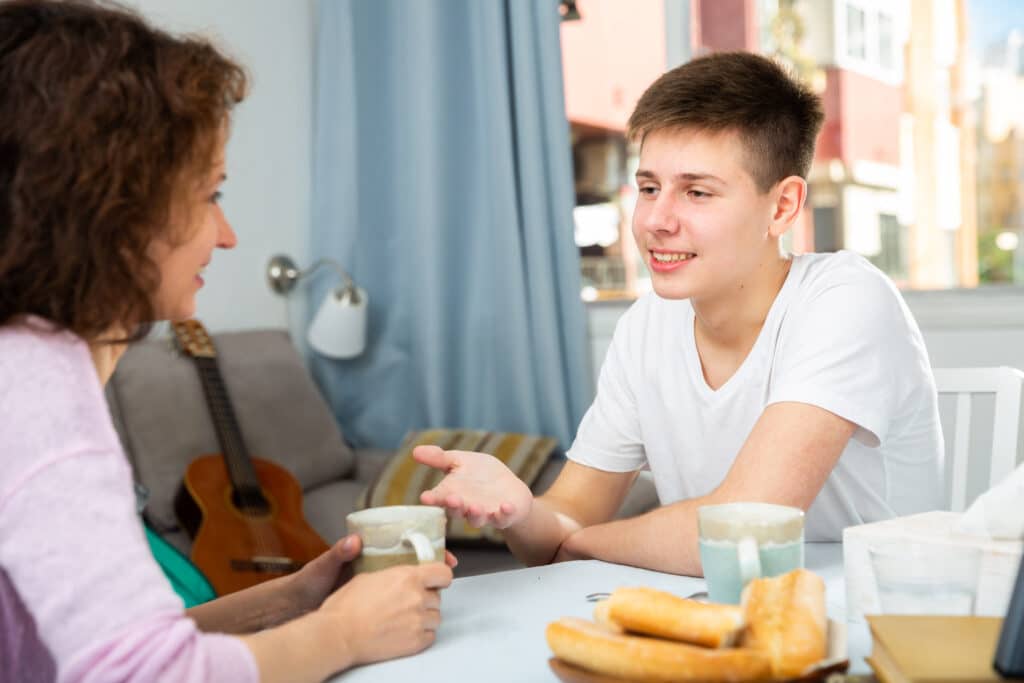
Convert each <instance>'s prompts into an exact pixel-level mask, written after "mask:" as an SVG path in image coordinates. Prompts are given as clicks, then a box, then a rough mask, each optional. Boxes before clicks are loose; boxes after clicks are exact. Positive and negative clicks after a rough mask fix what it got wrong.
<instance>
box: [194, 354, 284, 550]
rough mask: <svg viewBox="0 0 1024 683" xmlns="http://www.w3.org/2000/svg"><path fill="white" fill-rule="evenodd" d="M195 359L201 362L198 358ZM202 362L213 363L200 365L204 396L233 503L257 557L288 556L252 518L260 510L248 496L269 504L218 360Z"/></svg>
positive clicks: (275, 535)
mask: <svg viewBox="0 0 1024 683" xmlns="http://www.w3.org/2000/svg"><path fill="white" fill-rule="evenodd" d="M196 360H197V361H198V360H199V359H198V358H197V359H196ZM203 360H206V361H210V362H208V363H200V364H199V366H200V368H201V370H202V375H203V379H204V380H206V381H204V382H203V385H204V389H206V390H207V391H205V392H204V393H206V398H207V403H208V406H209V408H210V411H211V413H213V414H214V417H215V420H214V426H215V428H216V429H217V433H218V436H219V437H220V441H221V447H222V448H223V449H224V452H225V455H226V456H227V457H226V458H225V459H224V460H225V466H226V468H227V469H228V476H229V478H230V479H231V483H232V488H233V489H234V491H235V492H236V493H238V501H237V502H236V501H232V502H233V503H235V504H236V505H237V507H239V509H240V511H241V512H242V513H243V515H245V516H246V517H249V519H247V522H248V527H249V530H250V532H251V534H252V540H253V542H254V545H255V550H256V554H257V555H261V556H265V557H266V556H283V555H284V554H285V553H284V552H283V550H282V548H281V543H280V539H279V538H278V537H277V534H274V533H273V532H272V531H271V530H269V529H267V527H266V524H264V523H263V522H262V520H258V519H252V517H256V516H257V514H258V513H259V512H261V510H259V508H258V507H257V506H256V505H254V504H253V503H252V502H251V501H250V500H249V496H250V495H251V494H252V493H253V492H255V493H256V494H257V495H258V496H260V498H262V499H263V500H264V501H265V502H266V504H267V505H268V506H269V504H270V501H269V500H268V499H267V498H266V495H265V494H264V493H263V490H262V488H263V487H262V486H261V485H260V481H259V477H258V475H257V474H256V469H255V465H254V463H253V462H252V460H251V459H250V458H249V457H248V454H247V449H246V447H245V444H244V442H243V441H242V439H241V431H240V429H239V426H238V420H237V418H236V417H235V415H234V411H233V409H232V408H231V404H230V402H229V397H228V394H227V388H226V387H225V386H224V384H223V380H222V378H221V377H220V373H219V369H218V368H217V366H216V359H214V358H208V359H203ZM225 425H228V426H230V429H225V428H224V426H225ZM242 486H244V487H245V489H246V490H245V491H242V490H241V487H242ZM262 512H265V513H269V512H270V511H269V509H267V510H264V511H262ZM261 516H262V515H261Z"/></svg>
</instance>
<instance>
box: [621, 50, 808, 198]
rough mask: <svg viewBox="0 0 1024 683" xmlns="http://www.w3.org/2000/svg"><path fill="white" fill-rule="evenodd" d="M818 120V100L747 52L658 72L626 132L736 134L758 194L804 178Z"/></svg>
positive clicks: (771, 64) (719, 55) (720, 55)
mask: <svg viewBox="0 0 1024 683" xmlns="http://www.w3.org/2000/svg"><path fill="white" fill-rule="evenodd" d="M823 119H824V114H823V113H822V108H821V100H820V99H819V98H818V96H817V95H815V94H814V93H813V92H811V90H810V89H809V88H807V87H806V86H804V85H802V84H801V83H799V82H798V81H797V80H795V79H794V78H793V77H791V76H790V75H789V74H787V73H786V71H785V70H784V69H783V68H782V67H781V66H780V65H779V64H777V63H776V62H774V61H772V60H771V59H768V58H767V57H762V56H760V55H755V54H752V53H749V52H719V53H716V54H711V55H706V56H704V57H698V58H697V59H694V60H692V61H690V62H688V63H686V64H683V65H682V66H679V67H676V68H675V69H672V70H671V71H668V72H666V73H665V74H663V75H662V76H661V77H660V78H659V79H658V80H656V81H655V82H654V83H653V84H652V85H651V86H650V87H649V88H647V90H646V92H644V94H643V96H641V97H640V101H639V102H637V105H636V109H634V110H633V114H632V116H630V117H629V124H628V125H629V135H630V137H631V138H636V139H640V140H642V139H643V138H644V137H645V136H646V135H647V134H648V133H651V132H653V131H656V130H662V129H666V128H668V129H672V128H694V129H697V130H706V131H709V132H715V133H717V132H726V131H735V132H736V133H738V134H739V136H740V139H741V140H742V142H743V145H744V147H745V148H746V151H747V156H748V163H749V170H750V172H751V175H752V176H753V178H754V181H755V182H756V183H757V185H758V187H759V188H760V189H761V191H762V192H767V191H768V190H769V189H770V188H771V187H772V186H773V185H774V184H775V183H777V182H778V181H780V180H782V179H783V178H786V177H788V176H791V175H797V176H800V177H802V178H804V179H805V180H806V178H807V173H808V172H809V171H810V168H811V161H812V160H813V158H814V142H815V139H816V138H817V137H818V131H819V130H820V129H821V123H822V121H823Z"/></svg>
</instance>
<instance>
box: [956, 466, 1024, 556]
mask: <svg viewBox="0 0 1024 683" xmlns="http://www.w3.org/2000/svg"><path fill="white" fill-rule="evenodd" d="M1022 499H1024V464H1022V465H1021V466H1020V467H1018V468H1017V469H1015V470H1014V471H1013V472H1011V473H1010V476H1008V477H1007V478H1006V479H1004V480H1003V481H1002V482H1000V483H999V484H996V485H995V486H993V487H992V488H990V489H989V490H988V491H986V492H985V493H983V494H981V496H979V497H978V499H977V500H975V501H974V503H973V504H972V505H971V506H970V507H969V508H967V510H966V511H964V513H963V516H962V517H961V518H960V521H959V522H957V525H956V527H955V530H956V531H957V532H959V533H963V534H970V535H972V536H982V537H985V538H992V539H1008V540H1017V539H1020V538H1024V505H1021V500H1022Z"/></svg>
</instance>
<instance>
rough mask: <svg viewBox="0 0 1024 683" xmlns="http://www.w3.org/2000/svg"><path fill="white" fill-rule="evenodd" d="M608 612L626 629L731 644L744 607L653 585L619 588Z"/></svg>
mask: <svg viewBox="0 0 1024 683" xmlns="http://www.w3.org/2000/svg"><path fill="white" fill-rule="evenodd" d="M608 614H609V616H610V617H611V619H612V621H614V622H615V623H616V624H618V625H619V626H622V627H623V628H624V629H626V630H627V631H633V632H635V633H642V634H644V635H651V636H658V637H660V638H669V639H671V640H679V641H683V642H685V643H692V644H694V645H703V646H704V647H731V646H732V645H734V644H735V643H736V642H737V640H738V639H739V636H740V633H741V632H742V631H743V626H744V622H743V610H741V609H740V608H739V607H738V606H736V605H719V604H708V603H703V602H697V601H696V600H688V599H686V598H680V597H679V596H676V595H672V594H671V593H666V592H664V591H659V590H655V589H653V588H619V589H618V590H616V591H615V592H614V593H612V595H611V597H610V598H609V599H608Z"/></svg>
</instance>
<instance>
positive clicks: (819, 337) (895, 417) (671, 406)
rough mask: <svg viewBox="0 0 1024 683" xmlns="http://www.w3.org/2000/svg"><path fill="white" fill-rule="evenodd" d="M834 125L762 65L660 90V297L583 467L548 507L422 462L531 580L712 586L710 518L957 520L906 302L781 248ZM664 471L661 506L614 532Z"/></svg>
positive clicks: (654, 97) (723, 70)
mask: <svg viewBox="0 0 1024 683" xmlns="http://www.w3.org/2000/svg"><path fill="white" fill-rule="evenodd" d="M822 118H823V115H822V109H821V103H820V101H819V99H818V98H817V97H816V96H815V95H814V94H813V93H811V92H810V91H809V90H807V89H806V88H805V87H804V86H802V85H800V84H799V83H797V82H795V81H794V80H793V79H792V78H790V77H789V76H788V75H787V74H786V72H785V71H783V70H782V69H781V68H780V67H779V66H778V65H776V64H775V63H774V62H772V61H770V60H769V59H766V58H764V57H760V56H757V55H753V54H749V53H722V54H715V55H710V56H706V57H701V58H699V59H695V60H693V61H691V62H689V63H687V64H685V65H683V66H681V67H678V68H676V69H673V70H672V71H669V72H668V73H666V74H664V75H663V76H662V77H661V78H659V79H658V80H657V81H656V82H655V83H654V84H653V85H652V86H651V87H650V88H649V89H648V90H647V91H646V92H645V93H644V95H643V97H642V98H641V99H640V101H639V103H638V104H637V107H636V110H635V111H634V112H633V115H632V116H631V117H630V120H629V133H630V135H631V136H633V137H634V139H637V140H639V141H640V144H641V147H640V164H639V169H638V171H637V173H636V180H637V184H638V187H639V193H640V194H639V198H638V200H637V205H636V209H635V212H634V214H633V235H634V237H635V239H636V243H637V246H638V247H639V249H640V252H641V253H642V254H643V255H644V258H645V260H646V263H647V266H648V269H649V270H650V272H651V279H652V282H653V285H654V292H653V293H651V294H648V295H645V296H642V297H640V298H639V299H638V300H637V301H636V303H635V304H633V306H631V307H630V309H629V310H628V311H626V313H625V314H623V316H622V318H621V319H620V321H619V323H618V325H617V327H616V329H615V334H614V337H613V339H612V342H611V346H610V348H609V351H608V355H607V356H606V358H605V361H604V365H603V367H602V369H601V375H600V380H599V384H598V390H597V396H596V398H595V400H594V403H593V405H591V407H590V409H589V410H588V411H587V413H586V415H585V416H584V418H583V421H582V422H581V423H580V426H579V429H578V432H577V435H576V439H575V441H574V443H573V444H572V447H571V448H570V449H569V451H568V453H567V456H568V462H567V463H566V464H565V467H564V468H563V470H562V472H561V474H560V475H559V477H558V479H557V480H556V481H555V483H554V484H553V485H552V486H551V488H550V489H549V490H548V491H547V493H545V494H544V495H543V496H541V497H539V498H534V497H533V496H532V495H531V493H530V490H529V488H527V487H526V486H525V485H524V484H523V483H522V482H521V481H520V480H519V479H517V478H516V477H515V475H513V474H512V473H511V472H510V471H509V470H508V469H507V468H505V466H504V465H503V464H502V463H501V462H500V461H498V460H496V459H494V458H492V457H490V456H488V455H484V454H480V453H470V452H463V451H442V450H441V449H439V448H436V447H421V448H419V449H417V450H416V452H415V453H414V456H415V457H416V459H417V460H419V461H420V462H422V463H425V464H428V465H431V466H433V467H437V468H440V469H443V470H445V471H447V473H448V474H447V476H446V477H445V478H444V479H443V480H442V481H441V482H440V483H439V484H438V486H436V487H435V488H434V489H432V490H430V491H427V492H425V493H424V494H423V495H422V501H423V502H424V503H426V504H430V505H442V506H444V507H446V508H448V509H449V510H450V511H452V512H453V513H456V514H460V515H463V516H465V517H466V518H467V519H468V520H469V521H470V522H471V523H473V524H475V525H477V526H482V525H483V524H492V525H494V526H496V527H498V528H501V529H504V535H505V538H506V540H507V542H508V545H509V547H510V548H511V550H512V552H513V553H514V554H515V555H516V556H517V557H518V558H519V559H520V560H522V561H523V562H525V563H527V564H531V565H532V564H543V563H546V562H551V561H553V560H562V559H574V558H598V559H602V560H607V561H610V562H618V563H621V564H631V565H635V566H639V567H646V568H650V569H655V570H660V571H666V572H674V573H680V574H699V573H700V571H701V568H700V560H699V553H698V544H697V522H696V520H697V508H698V507H699V506H701V505H707V504H713V503H723V502H730V501H765V502H772V503H779V504H784V505H792V506H797V507H800V508H803V509H804V510H806V511H807V517H806V537H807V540H809V541H817V540H831V541H835V540H839V539H840V538H841V532H842V529H843V527H845V526H847V525H850V524H860V523H862V522H870V521H874V520H879V519H884V518H888V517H892V516H893V515H902V514H908V513H912V512H916V511H920V510H927V509H934V508H936V507H938V506H939V500H940V493H939V490H940V483H939V482H940V470H939V462H940V461H939V458H940V452H941V450H942V433H941V431H940V426H939V417H938V406H937V398H936V393H935V385H934V380H933V378H932V374H931V370H930V367H929V363H928V357H927V354H926V352H925V347H924V343H923V341H922V338H921V333H920V331H919V330H918V328H917V325H916V324H915V322H914V320H913V318H912V317H911V315H910V313H909V311H908V310H907V308H906V306H905V304H904V303H903V300H902V298H901V297H900V295H899V293H898V292H897V290H896V288H895V287H894V286H893V284H892V283H891V281H890V280H889V279H888V278H887V277H886V276H885V275H883V274H882V273H881V272H879V271H878V270H877V269H876V268H874V267H873V266H872V265H871V264H870V263H868V262H867V261H866V260H865V259H863V258H862V257H860V256H858V255H856V254H853V253H851V252H845V251H841V252H839V253H835V254H804V255H798V256H791V255H785V254H782V253H781V251H780V248H779V239H780V238H781V237H782V235H783V234H784V233H785V232H786V231H787V230H788V229H789V228H790V227H792V225H793V223H794V222H795V221H796V220H797V218H798V216H799V215H800V212H801V210H802V209H803V207H804V203H805V201H806V199H807V182H806V177H807V172H808V170H809V168H810V165H811V160H812V158H813V156H814V141H815V137H816V136H817V133H818V130H819V128H820V127H821V122H822ZM855 227H859V226H855ZM645 467H647V468H650V470H651V473H652V475H653V478H654V482H655V485H656V487H657V491H658V496H659V499H660V501H661V507H659V508H657V509H655V510H653V511H651V512H649V513H646V514H643V515H640V516H638V517H633V518H630V519H623V520H615V521H612V520H613V518H614V516H615V513H616V511H617V510H618V509H619V506H620V504H621V503H622V501H623V498H624V497H625V495H626V493H627V492H628V491H629V488H630V486H631V485H632V484H633V481H634V479H635V478H636V476H637V473H638V472H639V471H640V470H641V469H643V468H645Z"/></svg>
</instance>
